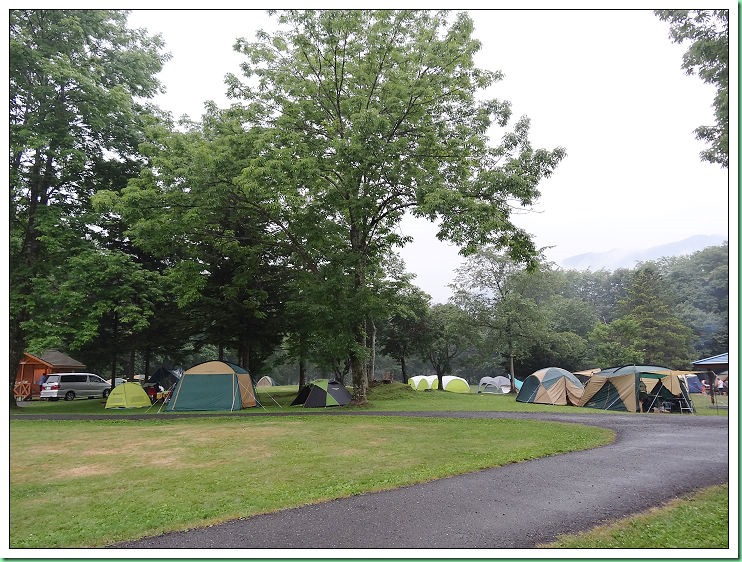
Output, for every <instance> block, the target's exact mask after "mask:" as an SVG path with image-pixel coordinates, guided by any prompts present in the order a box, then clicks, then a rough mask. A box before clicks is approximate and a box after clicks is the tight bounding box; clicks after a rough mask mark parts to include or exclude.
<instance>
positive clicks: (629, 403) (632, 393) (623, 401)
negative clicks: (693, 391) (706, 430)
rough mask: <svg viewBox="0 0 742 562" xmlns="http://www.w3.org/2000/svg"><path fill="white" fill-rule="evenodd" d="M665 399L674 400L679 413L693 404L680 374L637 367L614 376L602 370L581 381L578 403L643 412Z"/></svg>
mask: <svg viewBox="0 0 742 562" xmlns="http://www.w3.org/2000/svg"><path fill="white" fill-rule="evenodd" d="M667 401H670V402H673V403H675V404H676V405H677V409H678V410H679V411H680V412H693V403H692V402H691V401H690V398H689V396H688V388H687V386H686V382H685V377H684V376H683V374H681V373H680V372H678V371H671V370H669V369H667V370H661V369H657V370H655V371H654V372H648V371H640V370H639V369H637V371H636V372H634V373H623V374H619V375H616V374H613V373H611V372H604V373H603V374H599V375H593V376H592V377H590V380H588V382H587V384H585V391H584V392H583V394H582V399H581V400H580V402H579V403H578V406H585V407H588V408H599V409H602V410H618V411H622V412H645V411H650V410H654V409H655V408H657V407H659V406H660V405H662V404H664V403H665V402H667ZM673 411H675V409H674V408H673Z"/></svg>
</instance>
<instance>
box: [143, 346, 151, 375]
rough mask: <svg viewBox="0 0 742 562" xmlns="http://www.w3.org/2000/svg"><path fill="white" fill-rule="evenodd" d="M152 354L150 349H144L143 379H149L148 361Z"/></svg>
mask: <svg viewBox="0 0 742 562" xmlns="http://www.w3.org/2000/svg"><path fill="white" fill-rule="evenodd" d="M151 355H152V350H151V349H150V348H147V349H145V350H144V381H145V382H147V381H148V380H149V361H150V358H151Z"/></svg>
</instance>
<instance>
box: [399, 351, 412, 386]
mask: <svg viewBox="0 0 742 562" xmlns="http://www.w3.org/2000/svg"><path fill="white" fill-rule="evenodd" d="M399 365H400V366H401V367H402V382H404V383H405V384H409V382H410V381H409V380H407V363H405V360H404V354H402V356H401V357H400V358H399Z"/></svg>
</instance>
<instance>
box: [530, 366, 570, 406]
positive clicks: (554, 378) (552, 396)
mask: <svg viewBox="0 0 742 562" xmlns="http://www.w3.org/2000/svg"><path fill="white" fill-rule="evenodd" d="M582 392H583V387H582V383H581V382H580V381H579V380H578V379H577V377H575V376H574V375H573V374H572V373H570V372H569V371H567V370H565V369H560V368H559V367H547V368H546V369H541V370H539V371H536V372H535V373H533V374H532V375H528V377H526V380H524V381H523V385H522V386H521V387H520V390H519V391H518V396H516V397H515V400H516V401H517V402H530V403H533V404H554V405H559V406H567V405H572V406H576V405H577V404H578V403H579V401H580V399H581V398H582Z"/></svg>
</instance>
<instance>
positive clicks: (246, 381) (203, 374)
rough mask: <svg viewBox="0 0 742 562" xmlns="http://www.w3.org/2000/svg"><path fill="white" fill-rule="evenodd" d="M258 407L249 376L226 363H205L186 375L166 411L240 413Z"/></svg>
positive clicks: (188, 371)
mask: <svg viewBox="0 0 742 562" xmlns="http://www.w3.org/2000/svg"><path fill="white" fill-rule="evenodd" d="M257 405H258V401H257V399H256V398H255V387H254V385H253V382H252V378H251V377H250V374H249V373H248V372H247V371H246V370H245V369H243V368H242V367H240V366H238V365H234V364H232V363H227V362H225V361H206V362H205V363H199V364H198V365H194V366H193V367H191V368H190V369H188V370H187V371H185V372H184V373H183V375H182V376H181V377H180V380H179V381H178V384H177V385H176V386H175V389H174V390H173V392H172V394H171V396H170V400H169V401H168V404H167V408H165V410H166V411H179V410H186V411H187V410H196V411H198V410H207V411H214V410H229V411H234V410H241V409H242V408H252V407H254V406H257Z"/></svg>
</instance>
